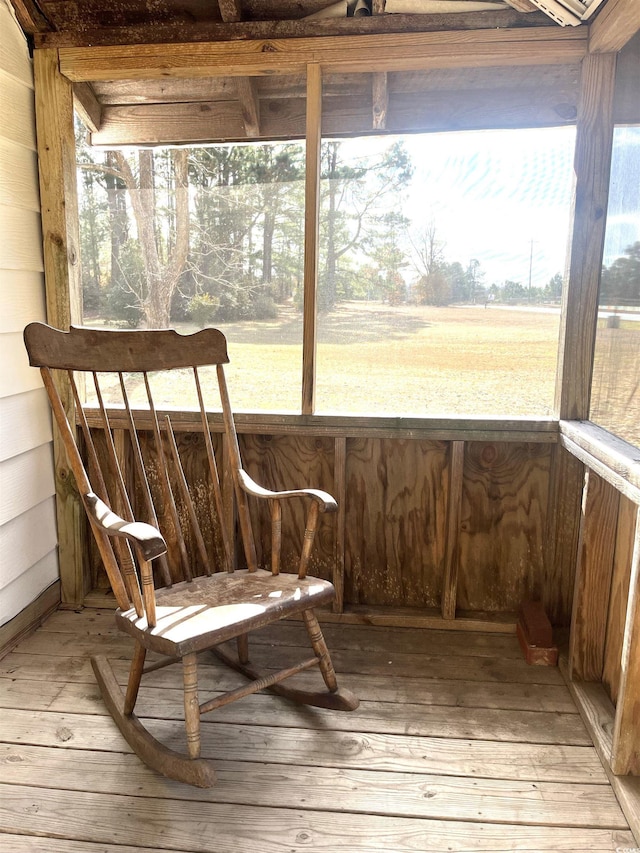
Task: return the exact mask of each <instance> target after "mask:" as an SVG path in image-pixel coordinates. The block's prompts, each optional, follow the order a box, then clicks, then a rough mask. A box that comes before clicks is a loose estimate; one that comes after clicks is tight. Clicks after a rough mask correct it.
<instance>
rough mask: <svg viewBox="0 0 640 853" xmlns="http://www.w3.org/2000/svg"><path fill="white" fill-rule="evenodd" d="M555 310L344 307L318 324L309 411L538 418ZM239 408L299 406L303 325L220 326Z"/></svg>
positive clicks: (546, 400) (544, 411)
mask: <svg viewBox="0 0 640 853" xmlns="http://www.w3.org/2000/svg"><path fill="white" fill-rule="evenodd" d="M559 320H560V317H559V312H557V311H554V312H550V313H549V312H543V311H528V310H517V309H512V310H505V309H502V308H498V307H495V306H491V307H489V308H486V309H485V308H484V306H483V305H479V306H468V307H464V306H460V307H445V308H436V307H432V306H402V307H396V308H394V307H390V306H388V305H384V304H381V303H363V302H351V303H343V304H341V305H339V306H337V307H336V309H335V310H334V311H332V312H330V313H328V314H323V315H321V316H320V318H319V324H318V363H317V375H316V381H317V411H318V412H319V413H328V412H331V413H333V412H340V413H343V414H372V415H391V416H402V415H404V416H407V415H418V416H424V415H429V416H433V415H482V416H484V415H507V416H510V417H511V416H514V415H524V416H534V417H537V416H546V415H550V414H551V410H552V406H553V394H554V382H555V372H556V358H557V341H558V326H559ZM220 328H222V330H223V331H224V332H225V334H226V335H227V337H228V340H229V352H230V356H231V362H232V365H231V368H230V370H229V383H230V388H231V393H232V401H233V404H234V406H235V408H236V409H237V410H262V411H264V410H271V411H273V410H285V411H297V410H299V407H300V387H301V360H302V346H301V340H302V318H301V316H300V314H299V313H297V312H295V311H293V310H292V311H290V312H288V311H285V312H283V313H282V314H281V316H280V317H279V318H278V320H276V321H269V322H261V323H233V324H228V325H226V326H225V325H221V326H220Z"/></svg>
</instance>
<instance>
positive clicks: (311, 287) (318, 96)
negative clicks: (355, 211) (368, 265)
mask: <svg viewBox="0 0 640 853" xmlns="http://www.w3.org/2000/svg"><path fill="white" fill-rule="evenodd" d="M321 141H322V72H321V69H320V66H319V65H315V64H314V65H308V66H307V136H306V166H305V200H304V315H303V344H302V414H303V415H312V414H313V412H314V409H315V394H316V389H315V385H316V295H317V279H318V243H319V233H320V227H319V217H320V144H321Z"/></svg>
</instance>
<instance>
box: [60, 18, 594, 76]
mask: <svg viewBox="0 0 640 853" xmlns="http://www.w3.org/2000/svg"><path fill="white" fill-rule="evenodd" d="M586 48H587V33H586V28H577V29H576V28H571V29H570V30H569V29H568V28H564V29H561V28H560V27H553V28H547V27H540V28H531V29H525V30H517V31H514V30H479V31H478V30H471V31H468V32H442V33H403V34H398V35H396V34H394V35H372V36H357V37H352V38H349V37H348V36H343V37H326V38H316V39H305V38H300V39H277V40H260V41H246V42H245V41H239V42H219V43H213V42H211V43H204V44H171V45H138V46H136V47H135V48H133V47H131V46H128V45H115V46H112V47H92V48H60V50H59V57H60V70H61V72H62V74H64V75H65V76H66V77H67V78H68V79H69V80H71V81H72V82H74V83H81V82H91V81H97V80H126V79H133V80H136V79H137V80H153V79H158V78H166V77H212V76H225V77H252V76H260V75H264V74H266V75H272V74H300V73H304V71H305V69H306V66H307V65H308V64H309V63H312V64H320V65H322V66H323V67H324V68H326V69H327V70H333V71H348V72H366V71H371V70H372V66H375V70H376V71H412V70H428V69H433V68H475V67H507V66H511V65H562V64H565V63H572V62H579V61H580V60H581V59H582V58H583V57H584V55H585V53H586Z"/></svg>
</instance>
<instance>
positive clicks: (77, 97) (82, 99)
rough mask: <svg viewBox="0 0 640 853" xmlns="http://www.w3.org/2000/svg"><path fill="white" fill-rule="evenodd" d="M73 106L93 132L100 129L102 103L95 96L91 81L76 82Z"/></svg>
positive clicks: (73, 88)
mask: <svg viewBox="0 0 640 853" xmlns="http://www.w3.org/2000/svg"><path fill="white" fill-rule="evenodd" d="M72 90H73V106H74V108H75V111H76V112H77V113H78V115H79V116H80V118H81V120H82V122H83V124H84V125H85V127H87V128H88V129H89V130H90V131H91V132H92V133H96V132H97V131H98V130H100V125H101V124H102V105H101V104H100V102H99V101H98V99H97V98H96V96H95V93H94V91H93V89H92V88H91V84H90V83H74V84H73V86H72Z"/></svg>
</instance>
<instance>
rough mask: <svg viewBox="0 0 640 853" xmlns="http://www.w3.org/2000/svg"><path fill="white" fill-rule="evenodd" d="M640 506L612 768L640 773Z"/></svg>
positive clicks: (616, 772) (635, 537) (632, 561)
mask: <svg viewBox="0 0 640 853" xmlns="http://www.w3.org/2000/svg"><path fill="white" fill-rule="evenodd" d="M639 585H640V508H637V509H636V521H635V531H634V537H633V549H632V553H631V573H630V580H629V599H628V603H627V613H626V619H625V628H624V638H623V642H622V660H621V676H620V686H619V689H618V700H617V705H616V718H615V725H614V729H613V746H612V749H611V770H612V771H613V773H615V774H617V775H620V776H624V775H626V774H629V773H630V774H632V775H634V776H640V733H639V731H638V718H639V716H640V625H639V622H640V615H639V612H638V608H639V607H640V589H639Z"/></svg>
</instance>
